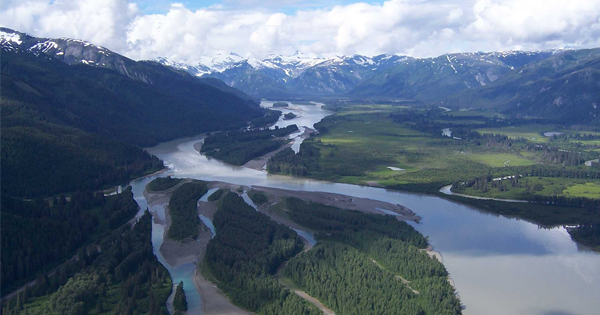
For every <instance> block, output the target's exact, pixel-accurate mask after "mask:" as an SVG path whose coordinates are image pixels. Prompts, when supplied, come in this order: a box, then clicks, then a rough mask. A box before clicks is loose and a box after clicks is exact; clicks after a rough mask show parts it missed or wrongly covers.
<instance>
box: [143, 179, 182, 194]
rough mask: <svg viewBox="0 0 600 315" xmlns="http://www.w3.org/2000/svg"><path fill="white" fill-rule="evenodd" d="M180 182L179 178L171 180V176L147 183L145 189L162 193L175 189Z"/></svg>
mask: <svg viewBox="0 0 600 315" xmlns="http://www.w3.org/2000/svg"><path fill="white" fill-rule="evenodd" d="M181 181H182V179H181V178H172V177H171V176H168V177H159V178H157V179H154V180H153V181H151V182H149V183H148V185H147V186H146V189H148V191H164V190H167V189H169V188H173V187H175V185H177V184H179V183H180V182H181Z"/></svg>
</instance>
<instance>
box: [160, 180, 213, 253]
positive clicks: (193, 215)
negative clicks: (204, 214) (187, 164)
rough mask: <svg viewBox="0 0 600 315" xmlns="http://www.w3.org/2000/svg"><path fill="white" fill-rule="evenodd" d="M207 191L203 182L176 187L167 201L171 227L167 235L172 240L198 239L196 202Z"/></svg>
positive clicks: (198, 220)
mask: <svg viewBox="0 0 600 315" xmlns="http://www.w3.org/2000/svg"><path fill="white" fill-rule="evenodd" d="M207 191H208V187H207V185H206V183H205V182H202V181H192V182H189V183H185V184H183V185H181V186H180V187H178V188H177V189H176V190H175V191H174V192H173V194H172V195H171V198H170V199H169V215H170V216H171V226H170V227H169V231H168V232H167V235H168V236H169V238H171V239H174V240H180V241H183V240H193V239H196V238H197V237H198V228H199V227H200V218H199V217H198V210H197V208H198V205H197V203H198V200H199V199H200V197H202V196H203V195H204V194H206V192H207Z"/></svg>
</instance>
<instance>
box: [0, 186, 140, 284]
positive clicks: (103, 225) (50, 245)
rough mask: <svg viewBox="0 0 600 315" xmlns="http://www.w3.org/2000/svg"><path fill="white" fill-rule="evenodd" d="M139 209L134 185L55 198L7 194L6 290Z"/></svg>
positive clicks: (4, 213) (4, 236)
mask: <svg viewBox="0 0 600 315" xmlns="http://www.w3.org/2000/svg"><path fill="white" fill-rule="evenodd" d="M137 211H138V205H137V203H136V202H135V201H134V200H133V198H132V193H131V189H130V188H129V189H127V190H125V191H123V192H122V193H121V194H118V195H113V196H107V197H105V196H104V195H103V194H102V193H93V192H89V191H87V192H78V193H75V194H73V195H72V196H71V197H70V199H67V198H66V197H65V196H64V195H62V196H60V197H55V198H53V199H50V200H43V199H37V200H35V201H23V200H21V199H17V198H13V197H10V196H6V195H4V194H3V195H2V212H1V216H2V232H1V233H2V256H1V257H2V291H3V292H9V291H10V290H12V289H15V288H16V287H17V286H18V285H20V284H22V283H23V282H25V281H27V280H31V279H33V278H34V277H35V276H36V275H37V274H38V273H40V272H42V271H44V270H45V269H47V267H48V266H51V265H53V264H56V263H58V262H60V261H62V260H66V259H67V258H68V257H70V256H72V255H73V254H75V251H76V250H77V249H78V248H79V247H80V246H82V245H84V244H85V243H86V242H89V241H92V240H94V239H95V238H97V237H98V236H99V235H100V234H102V233H105V232H106V231H109V230H111V229H115V228H117V227H119V226H121V225H123V224H125V223H126V222H127V221H128V220H129V219H130V218H132V217H133V216H134V215H135V214H136V213H137Z"/></svg>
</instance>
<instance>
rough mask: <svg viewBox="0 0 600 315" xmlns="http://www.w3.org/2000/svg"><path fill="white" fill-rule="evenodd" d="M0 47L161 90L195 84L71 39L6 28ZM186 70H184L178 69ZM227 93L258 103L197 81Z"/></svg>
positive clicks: (182, 74)
mask: <svg viewBox="0 0 600 315" xmlns="http://www.w3.org/2000/svg"><path fill="white" fill-rule="evenodd" d="M0 44H1V45H2V46H5V47H11V48H12V49H15V50H19V51H23V52H25V51H27V52H31V53H33V54H34V55H36V56H39V55H42V54H44V55H47V56H50V57H53V58H55V59H58V60H60V61H62V62H64V63H66V64H69V65H75V64H84V65H88V66H93V67H99V68H106V69H111V70H114V71H116V72H117V73H119V74H121V75H124V76H126V77H128V78H130V79H134V80H139V81H142V82H144V83H148V84H151V85H157V86H161V87H163V88H170V89H172V88H178V87H180V86H181V82H187V83H190V82H194V81H197V80H195V79H194V78H193V77H191V76H190V75H189V74H188V73H187V71H177V70H175V69H178V68H177V67H165V66H163V64H162V63H161V62H160V60H159V62H154V61H139V62H136V61H134V60H131V59H129V58H127V57H125V56H122V55H120V54H118V53H115V52H113V51H110V50H108V49H106V48H104V47H101V46H96V45H94V44H91V43H88V42H86V41H82V40H78V39H71V38H55V39H49V38H38V37H33V36H31V35H29V34H26V33H21V32H18V31H14V30H11V29H8V28H0ZM181 70H188V69H181ZM200 83H204V84H207V85H209V86H212V87H215V88H217V89H219V90H222V91H224V92H227V93H233V94H235V95H237V96H238V97H240V98H242V99H244V100H246V101H248V105H250V106H258V103H257V102H256V101H255V100H254V99H252V98H251V97H249V96H248V95H246V94H245V93H243V92H241V91H239V90H237V89H234V88H231V87H228V86H227V85H226V84H221V83H220V82H217V80H216V79H213V80H204V81H202V80H200Z"/></svg>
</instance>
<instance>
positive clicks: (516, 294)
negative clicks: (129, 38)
mask: <svg viewBox="0 0 600 315" xmlns="http://www.w3.org/2000/svg"><path fill="white" fill-rule="evenodd" d="M0 44H1V45H2V101H1V105H2V160H1V161H2V170H3V175H2V249H3V251H2V290H3V308H2V312H3V313H7V314H11V315H12V314H132V313H140V314H152V315H154V314H172V315H178V314H182V313H185V314H190V315H191V314H204V315H209V314H224V313H226V314H250V313H255V314H322V313H327V314H332V313H334V314H370V313H374V314H375V313H376V314H385V313H403V314H404V313H407V314H413V313H414V314H491V315H495V314H521V313H523V314H524V313H527V314H563V313H565V314H590V313H593V312H595V311H596V310H597V308H598V301H597V299H596V298H595V297H596V296H598V294H600V287H599V286H598V284H599V283H600V278H598V277H599V275H600V269H599V268H600V267H599V266H600V255H599V254H598V252H597V251H598V249H599V248H600V245H599V244H600V229H599V228H598V227H599V226H600V212H598V209H599V208H600V169H599V165H600V164H599V163H598V162H597V159H598V154H599V153H598V151H599V148H598V144H600V129H599V127H598V126H597V120H596V114H595V109H596V106H595V105H594V104H596V103H595V102H596V101H597V95H595V94H594V93H593V92H589V91H593V89H594V84H595V82H597V80H596V75H597V74H596V69H597V65H598V63H597V60H598V58H597V57H598V53H597V51H598V50H597V49H590V50H568V49H567V50H553V51H537V52H518V51H512V52H491V53H456V54H445V55H441V56H438V57H432V58H412V57H406V56H399V55H379V56H374V57H365V56H361V55H353V56H351V57H347V56H342V57H335V58H313V57H307V56H302V55H296V56H270V57H268V58H266V59H262V60H258V59H253V58H242V57H240V56H238V55H234V54H230V55H228V56H220V57H218V58H212V59H211V60H208V59H206V58H203V59H201V60H200V61H199V63H198V65H197V66H195V68H192V67H189V65H185V64H180V63H175V62H172V61H170V60H168V59H166V58H160V59H157V60H156V62H155V61H134V60H131V59H129V58H127V57H125V56H122V55H119V54H117V53H115V52H113V51H110V50H108V49H106V48H103V47H100V46H96V45H93V44H90V43H87V42H83V41H78V40H72V39H66V38H60V39H50V38H38V37H33V36H30V35H27V34H25V33H20V32H15V31H12V30H10V29H5V28H2V29H1V30H0ZM183 70H185V71H183ZM317 78H318V79H317ZM221 80H222V81H221ZM525 81H527V83H526V82H525ZM566 81H569V82H574V83H576V85H577V86H578V87H580V88H575V89H571V88H570V87H565V85H566V83H564V82H566ZM505 89H506V90H511V91H517V90H518V91H519V93H517V94H515V95H511V96H510V97H508V96H507V94H506V93H507V92H506V91H505ZM555 91H558V92H555ZM534 92H535V93H534ZM246 93H248V94H246ZM540 93H541V94H540ZM508 94H510V93H508ZM540 95H541V96H540ZM265 96H268V97H271V98H273V100H264V99H263V100H262V101H258V99H259V98H262V97H265ZM513 96H514V97H513ZM540 100H541V101H540ZM521 102H527V104H528V106H521V105H520V104H521ZM549 104H552V106H550V105H549ZM553 106H554V107H553ZM115 185H116V186H115ZM442 257H443V258H442ZM34 279H35V281H33V280H34ZM25 283H29V284H31V286H30V287H26V288H24V289H23V290H22V291H13V290H15V289H17V288H19V287H21V286H22V285H23V284H25ZM96 288H99V289H97V290H96ZM515 288H519V290H515ZM11 291H13V293H14V294H11V295H10V297H12V298H6V297H7V296H6V293H7V292H11Z"/></svg>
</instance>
